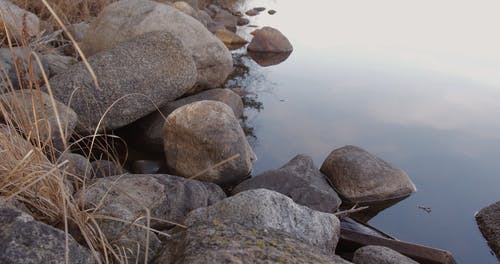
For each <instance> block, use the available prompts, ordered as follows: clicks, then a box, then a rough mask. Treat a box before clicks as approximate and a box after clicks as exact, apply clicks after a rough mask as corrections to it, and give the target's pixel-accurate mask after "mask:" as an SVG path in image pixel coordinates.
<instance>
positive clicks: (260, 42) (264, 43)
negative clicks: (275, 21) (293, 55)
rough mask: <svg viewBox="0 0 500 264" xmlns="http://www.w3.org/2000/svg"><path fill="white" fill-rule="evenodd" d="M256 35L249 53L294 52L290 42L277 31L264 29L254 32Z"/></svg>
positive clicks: (249, 47) (270, 28)
mask: <svg viewBox="0 0 500 264" xmlns="http://www.w3.org/2000/svg"><path fill="white" fill-rule="evenodd" d="M252 35H254V37H253V39H252V41H251V42H250V45H248V50H249V51H254V52H291V51H293V47H292V44H291V43H290V41H289V40H288V39H287V38H286V37H285V36H284V35H283V34H282V33H281V32H280V31H279V30H277V29H275V28H272V27H264V28H262V29H257V30H255V31H253V32H252Z"/></svg>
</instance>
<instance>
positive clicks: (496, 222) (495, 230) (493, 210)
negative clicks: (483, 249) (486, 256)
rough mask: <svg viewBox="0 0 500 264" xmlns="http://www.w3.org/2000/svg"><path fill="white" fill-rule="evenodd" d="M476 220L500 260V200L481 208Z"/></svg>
mask: <svg viewBox="0 0 500 264" xmlns="http://www.w3.org/2000/svg"><path fill="white" fill-rule="evenodd" d="M476 222H477V224H478V226H479V230H481V233H482V234H483V236H484V238H486V241H488V245H489V246H490V248H491V249H492V250H493V252H494V253H495V255H496V256H497V259H498V260H499V261H500V201H498V202H496V203H494V204H491V205H489V206H487V207H485V208H483V209H481V210H480V211H479V212H478V213H477V214H476Z"/></svg>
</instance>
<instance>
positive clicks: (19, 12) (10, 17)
mask: <svg viewBox="0 0 500 264" xmlns="http://www.w3.org/2000/svg"><path fill="white" fill-rule="evenodd" d="M0 12H2V18H3V19H0V28H1V29H2V31H3V30H4V27H7V28H8V29H9V32H10V34H11V35H12V37H14V38H15V39H17V40H18V41H19V42H21V41H22V40H24V39H25V37H27V38H30V37H34V36H36V35H38V34H39V33H40V19H38V17H37V16H36V15H35V14H33V13H31V12H28V11H26V10H24V9H22V8H20V7H18V6H16V5H15V4H13V3H12V2H11V1H8V0H0Z"/></svg>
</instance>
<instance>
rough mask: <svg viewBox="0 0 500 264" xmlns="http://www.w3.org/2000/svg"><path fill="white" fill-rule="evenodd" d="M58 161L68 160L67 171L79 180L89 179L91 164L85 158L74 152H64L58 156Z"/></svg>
mask: <svg viewBox="0 0 500 264" xmlns="http://www.w3.org/2000/svg"><path fill="white" fill-rule="evenodd" d="M59 160H60V162H64V161H66V160H67V161H68V172H69V173H71V174H73V175H75V176H77V177H78V178H80V179H81V180H84V179H85V180H89V179H90V178H91V177H93V175H92V164H91V163H90V162H89V160H88V159H87V158H85V157H84V156H82V155H80V154H76V153H64V154H63V155H61V157H60V158H59Z"/></svg>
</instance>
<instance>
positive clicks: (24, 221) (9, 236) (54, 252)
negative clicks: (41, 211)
mask: <svg viewBox="0 0 500 264" xmlns="http://www.w3.org/2000/svg"><path fill="white" fill-rule="evenodd" d="M68 236H69V237H68V238H69V239H68V249H69V262H70V263H75V264H90V263H96V261H95V259H94V257H93V255H92V253H90V251H89V250H88V249H87V248H85V247H83V246H81V245H79V244H78V243H77V242H76V241H75V239H73V237H71V235H68ZM65 240H66V234H65V233H64V231H62V230H59V229H56V228H54V227H52V226H49V225H47V224H44V223H42V222H38V221H35V220H34V219H33V217H32V216H31V215H29V214H26V213H24V212H22V211H20V210H18V209H16V208H14V207H10V206H5V205H2V206H0V262H1V263H65V249H66V246H65Z"/></svg>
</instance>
